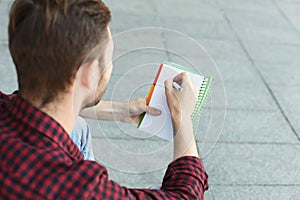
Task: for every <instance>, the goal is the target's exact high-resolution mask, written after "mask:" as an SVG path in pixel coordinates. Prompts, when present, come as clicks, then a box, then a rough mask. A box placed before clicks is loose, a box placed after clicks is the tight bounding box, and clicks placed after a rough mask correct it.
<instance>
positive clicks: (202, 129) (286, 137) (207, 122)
mask: <svg viewBox="0 0 300 200" xmlns="http://www.w3.org/2000/svg"><path fill="white" fill-rule="evenodd" d="M223 112H224V111H222V110H220V111H219V110H217V111H212V110H211V109H205V110H204V111H203V113H202V116H201V119H200V123H199V127H198V130H197V132H196V138H197V139H198V141H199V142H203V141H204V142H217V141H218V142H227V143H230V142H233V143H239V142H241V143H278V144H281V143H292V144H296V143H298V142H299V141H298V140H297V138H296V136H295V134H294V133H293V132H292V130H291V127H290V126H289V124H288V123H287V122H286V121H285V119H284V117H283V116H282V114H281V113H280V112H279V111H251V110H228V109H227V110H226V117H225V119H224V117H223V116H224V114H223ZM213 115H216V116H213ZM223 121H224V126H223V130H222V132H221V134H220V133H217V132H218V131H220V126H221V123H223ZM271 126H272V129H270V127H271ZM218 136H219V138H218Z"/></svg>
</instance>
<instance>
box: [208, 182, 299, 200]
mask: <svg viewBox="0 0 300 200" xmlns="http://www.w3.org/2000/svg"><path fill="white" fill-rule="evenodd" d="M210 190H212V191H211V193H212V194H213V196H214V199H227V198H230V199H245V200H248V199H249V200H250V199H297V198H298V197H299V195H300V186H284V185H283V186H268V185H260V186H251V185H249V186H247V185H245V186H232V185H228V186H226V185H222V186H219V185H218V186H217V185H213V186H211V187H210Z"/></svg>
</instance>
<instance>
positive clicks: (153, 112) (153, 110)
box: [146, 106, 161, 115]
mask: <svg viewBox="0 0 300 200" xmlns="http://www.w3.org/2000/svg"><path fill="white" fill-rule="evenodd" d="M146 112H147V113H149V114H150V115H160V114H161V111H160V110H159V109H156V108H153V107H150V106H146Z"/></svg>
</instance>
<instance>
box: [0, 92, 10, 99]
mask: <svg viewBox="0 0 300 200" xmlns="http://www.w3.org/2000/svg"><path fill="white" fill-rule="evenodd" d="M0 100H8V95H6V94H4V93H3V92H1V91H0Z"/></svg>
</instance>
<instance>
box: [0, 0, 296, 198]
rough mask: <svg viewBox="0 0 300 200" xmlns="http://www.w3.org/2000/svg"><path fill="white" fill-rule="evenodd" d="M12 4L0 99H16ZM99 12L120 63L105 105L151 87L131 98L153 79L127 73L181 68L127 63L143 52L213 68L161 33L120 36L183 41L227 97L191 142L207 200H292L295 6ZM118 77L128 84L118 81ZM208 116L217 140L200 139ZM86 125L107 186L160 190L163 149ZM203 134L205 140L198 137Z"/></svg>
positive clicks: (3, 41) (1, 49)
mask: <svg viewBox="0 0 300 200" xmlns="http://www.w3.org/2000/svg"><path fill="white" fill-rule="evenodd" d="M10 2H11V1H9V0H0V16H1V17H0V30H1V31H0V75H1V78H0V90H1V91H4V92H6V93H9V92H12V91H13V90H15V89H17V80H16V73H15V69H14V67H13V64H12V60H11V58H10V56H9V51H8V46H7V45H8V42H7V22H8V10H9V5H10ZM105 2H106V4H107V5H108V6H109V7H110V9H111V11H112V22H111V24H110V27H111V30H112V34H113V36H114V38H116V40H115V46H116V50H115V52H116V54H118V55H122V53H124V52H125V53H126V52H127V54H125V56H123V57H122V56H121V57H120V58H118V57H117V56H115V63H114V65H115V69H114V72H113V75H112V79H111V82H110V85H109V87H108V89H107V91H106V93H105V95H104V99H113V100H124V98H125V99H126V97H127V98H128V97H129V95H131V96H130V98H132V97H135V96H136V97H137V96H141V95H146V94H147V91H148V88H149V84H148V85H147V84H145V85H144V87H141V89H140V90H138V91H136V92H135V93H134V94H129V92H128V90H127V89H128V88H131V87H132V88H134V86H135V85H139V84H143V83H151V81H152V80H153V77H154V74H155V70H149V71H148V72H145V71H142V70H141V71H138V69H140V68H137V70H136V71H130V73H128V72H129V70H131V68H130V67H131V66H137V65H141V64H143V63H144V64H146V63H160V62H163V61H165V60H170V61H174V62H178V63H179V64H185V63H184V61H183V60H182V59H178V57H176V56H174V55H173V54H170V53H168V52H166V51H162V52H160V51H157V50H156V51H153V49H152V50H151V49H150V50H148V51H147V50H145V49H144V50H145V51H140V52H138V53H137V54H135V52H131V53H132V54H130V53H128V51H129V50H131V49H132V48H137V47H139V46H143V47H147V46H149V44H150V45H151V44H155V46H156V47H160V48H162V49H166V50H168V49H172V48H175V47H177V49H180V50H179V54H180V55H184V56H186V57H189V59H191V60H193V61H196V62H198V63H202V62H203V65H205V63H207V65H206V66H209V65H210V64H211V63H208V62H206V61H207V60H208V59H207V58H205V55H204V56H203V54H202V55H199V54H197V52H196V51H194V50H193V49H191V48H190V47H189V46H188V45H185V44H183V42H182V41H181V40H179V39H178V38H175V39H174V38H173V37H172V36H168V35H167V34H164V33H163V31H161V32H151V31H150V32H149V31H148V29H146V31H145V33H143V34H139V35H134V34H133V35H132V34H131V35H130V33H129V36H128V37H124V38H125V40H124V39H123V40H121V39H122V37H119V35H120V34H121V36H122V34H123V31H127V30H130V29H136V28H143V27H162V28H168V29H173V30H176V31H178V32H181V33H183V34H186V35H187V36H189V37H191V38H192V39H193V40H194V41H196V42H198V43H199V44H201V45H202V46H203V47H204V48H205V49H206V50H207V52H208V54H209V55H210V57H211V59H212V60H213V61H214V63H215V65H216V66H217V69H218V71H219V73H220V74H221V77H222V79H220V80H222V84H223V85H224V88H225V91H226V100H227V104H226V106H225V107H224V106H221V104H220V106H219V107H218V106H217V107H215V108H212V107H211V106H210V104H209V103H208V105H207V108H206V109H204V111H203V116H202V118H201V122H200V126H199V130H198V129H197V134H196V138H197V141H198V145H199V150H200V154H201V156H202V158H203V162H204V165H205V167H206V169H207V171H208V174H209V183H210V189H209V190H208V191H207V193H206V194H205V197H206V199H213V200H217V199H299V196H300V154H299V152H300V123H299V122H300V114H299V113H298V112H300V106H299V102H300V79H299V75H300V68H299V65H300V0H264V1H262V0H189V1H184V0H162V1H158V0H150V1H146V0H130V1H126V2H125V1H122V0H106V1H105ZM143 30H144V29H143ZM130 37H131V38H130ZM119 38H120V40H119ZM141 43H142V45H141ZM179 47H180V48H179ZM204 60H206V61H204ZM141 69H145V68H141ZM203 70H204V72H205V70H206V69H205V68H203ZM208 72H209V70H208ZM126 73H127V75H128V77H126V76H125V75H124V74H126ZM124 76H125V78H126V80H127V79H130V80H131V81H129V82H128V81H127V82H126V81H124V82H122V81H120V80H122V78H124ZM220 80H217V81H216V86H215V87H216V88H217V87H218V86H219V85H218V81H220ZM130 84H132V85H130ZM126 88H127V89H126ZM212 89H214V88H212ZM116 94H117V95H116ZM212 97H214V93H212V95H211V97H210V98H212ZM212 109H214V110H215V112H214V113H216V115H218V114H220V115H222V114H223V112H224V111H226V117H225V121H224V126H223V130H222V133H221V135H220V136H219V135H218V134H217V135H214V134H215V133H211V132H208V131H207V130H209V124H210V123H211V124H210V126H213V127H216V126H218V125H220V123H222V122H221V121H213V122H210V119H211V118H210V114H211V112H210V111H211V110H212ZM89 123H90V124H91V129H92V131H93V144H94V151H95V153H96V156H97V160H98V162H100V163H102V164H104V165H105V166H107V168H108V171H109V174H110V178H111V179H113V180H116V181H118V182H119V183H121V184H122V185H125V186H128V187H149V186H152V185H159V184H161V180H162V178H163V174H164V171H165V169H166V166H167V163H168V162H169V161H171V159H172V158H171V154H172V149H171V148H170V146H168V144H169V143H168V142H166V141H162V140H160V139H158V138H155V137H151V138H147V135H146V134H143V133H141V132H139V131H138V130H137V129H136V128H135V126H133V125H126V124H122V123H115V122H98V121H95V120H89ZM204 132H205V133H208V135H205V136H204V135H203V134H202V133H204ZM212 135H214V136H212ZM207 138H208V139H207ZM204 142H205V144H204ZM161 147H166V148H164V149H165V150H164V151H162V154H161V155H154V154H153V155H152V154H151V152H156V154H157V153H160V150H161ZM212 147H213V148H212ZM209 148H210V149H209ZM156 150H157V151H156ZM204 152H205V153H204ZM150 154H151V155H150ZM204 154H205V155H204Z"/></svg>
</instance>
